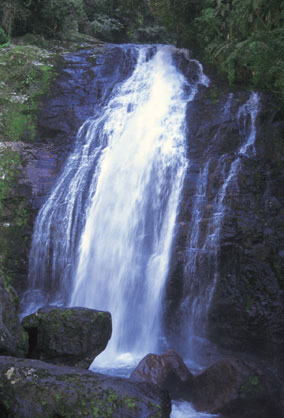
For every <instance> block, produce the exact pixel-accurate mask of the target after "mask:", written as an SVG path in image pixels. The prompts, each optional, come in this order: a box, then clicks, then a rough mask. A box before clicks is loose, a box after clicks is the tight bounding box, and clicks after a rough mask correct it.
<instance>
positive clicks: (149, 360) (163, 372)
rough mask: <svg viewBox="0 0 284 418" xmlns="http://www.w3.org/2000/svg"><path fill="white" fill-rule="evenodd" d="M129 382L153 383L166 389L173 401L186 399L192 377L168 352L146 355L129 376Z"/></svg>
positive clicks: (180, 362) (178, 357) (173, 353)
mask: <svg viewBox="0 0 284 418" xmlns="http://www.w3.org/2000/svg"><path fill="white" fill-rule="evenodd" d="M130 379H131V380H136V381H146V382H150V383H155V384H156V385H158V386H159V387H160V388H162V389H166V390H167V391H168V392H169V393H170V395H171V397H172V398H173V399H181V398H182V399H183V398H184V399H188V398H189V397H190V390H191V388H192V382H193V376H192V374H191V373H190V371H189V370H188V368H187V367H186V365H185V364H184V362H183V360H182V358H181V357H180V356H179V355H178V354H177V353H176V352H175V351H174V350H168V351H167V352H165V353H164V354H162V355H157V354H147V356H145V357H144V358H143V359H142V360H141V361H140V363H139V364H138V366H137V367H136V369H135V370H134V371H133V372H132V374H131V376H130Z"/></svg>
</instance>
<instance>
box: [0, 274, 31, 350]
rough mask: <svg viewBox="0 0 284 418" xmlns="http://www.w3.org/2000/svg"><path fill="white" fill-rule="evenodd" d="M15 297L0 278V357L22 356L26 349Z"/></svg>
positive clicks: (26, 345)
mask: <svg viewBox="0 0 284 418" xmlns="http://www.w3.org/2000/svg"><path fill="white" fill-rule="evenodd" d="M16 302H17V296H16V295H15V293H14V290H13V288H12V287H11V286H10V285H8V284H6V285H4V280H3V278H2V277H1V276H0V355H18V356H24V355H25V354H26V352H27V349H28V341H27V334H26V333H25V332H24V330H23V328H22V327H21V325H20V322H19V318H18V313H17V310H16V307H15V303H16Z"/></svg>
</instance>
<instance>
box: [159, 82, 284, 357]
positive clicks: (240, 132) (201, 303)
mask: <svg viewBox="0 0 284 418" xmlns="http://www.w3.org/2000/svg"><path fill="white" fill-rule="evenodd" d="M248 98H249V93H241V92H237V93H234V94H230V95H229V93H228V92H226V91H224V89H223V88H219V89H217V88H216V87H215V86H214V85H213V86H211V87H210V88H209V89H208V90H202V91H200V92H199V94H198V96H197V98H196V99H195V100H194V102H192V103H191V104H190V105H189V108H188V156H189V160H190V164H189V168H188V173H187V176H186V180H185V185H184V191H183V198H182V202H181V208H180V215H179V220H178V228H177V234H176V244H175V247H174V251H173V256H172V263H171V272H170V275H169V280H168V285H167V290H166V300H165V323H166V329H167V333H168V337H169V340H170V341H171V344H172V345H173V346H176V345H178V343H177V340H180V341H184V340H186V339H187V340H189V339H190V337H191V336H192V335H198V336H203V337H209V339H211V340H213V341H215V342H218V343H219V344H220V345H221V346H223V347H226V348H230V349H236V350H244V351H251V352H253V353H254V354H257V353H259V354H264V353H265V354H268V353H269V352H270V353H272V352H273V355H275V350H276V352H277V353H278V355H279V356H280V352H281V347H283V342H284V341H283V335H284V333H283V330H284V328H283V327H284V312H283V296H284V295H283V288H284V283H283V277H284V258H283V254H284V252H283V248H284V224H283V219H284V189H283V187H282V184H283V179H284V142H283V135H284V122H283V114H282V113H281V111H280V110H279V104H278V103H277V101H275V100H273V99H272V98H271V97H270V96H269V95H265V94H260V110H259V113H258V115H257V118H256V141H255V152H251V153H250V154H249V155H240V153H239V149H240V147H241V145H242V144H243V143H244V140H245V136H246V131H249V129H250V126H251V117H247V118H245V117H244V116H240V115H239V116H238V114H239V111H240V107H241V106H242V105H243V104H244V103H245V102H246V101H247V100H248ZM237 160H239V162H236V161H237ZM233 164H235V165H236V164H237V165H238V170H236V173H234V175H233V176H232V178H231V179H230V182H229V185H228V187H227V189H226V193H225V195H224V199H223V200H222V202H221V203H220V190H222V187H223V188H224V184H225V182H226V179H228V176H229V174H230V169H231V168H232V166H233ZM206 169H207V172H208V173H207V174H208V175H207V177H206V176H205V174H204V173H205V171H206ZM202 173H203V174H204V176H203V177H204V178H205V177H206V181H205V182H203V186H202V187H201V186H200V178H201V174H202ZM200 196H201V197H200ZM197 199H199V203H198V204H196V202H197ZM218 199H219V200H218ZM221 210H222V211H223V214H224V216H223V215H222V216H223V217H222V216H221V214H220V212H221ZM196 211H199V214H200V216H199V218H200V219H199V220H198V222H199V240H198V242H197V243H195V244H196V246H195V250H196V251H197V252H198V257H197V259H195V258H194V256H193V249H190V246H191V244H192V234H193V233H194V226H193V223H194V222H195V223H196V222H197V220H196V218H197V217H196ZM218 216H219V217H220V216H221V223H220V224H219V225H220V236H219V243H218V247H217V249H214V251H213V246H211V247H210V251H203V250H202V249H204V242H205V240H206V239H208V238H206V237H208V234H210V233H211V234H212V233H214V228H212V225H214V222H215V226H216V222H217V221H216V219H217V218H218ZM215 232H216V231H215ZM207 248H209V247H208V246H207ZM211 250H212V251H211ZM202 251H203V252H202ZM193 263H195V265H194V266H192V265H193ZM215 273H217V274H215ZM193 305H194V309H193V308H192V306H193ZM194 318H195V321H192V319H194ZM192 322H194V324H193V323H192ZM177 328H178V331H177ZM182 344H183V343H182ZM180 348H181V347H180ZM187 349H188V346H187ZM271 350H272V352H271Z"/></svg>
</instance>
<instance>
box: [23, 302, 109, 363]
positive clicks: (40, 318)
mask: <svg viewBox="0 0 284 418" xmlns="http://www.w3.org/2000/svg"><path fill="white" fill-rule="evenodd" d="M22 325H23V327H24V329H25V331H27V333H28V334H29V353H28V357H30V358H35V359H41V360H45V361H47V362H50V363H54V364H63V365H69V366H78V367H82V368H88V367H89V366H90V364H91V363H92V361H93V360H94V358H95V357H96V356H97V355H98V354H100V353H101V352H102V351H103V350H104V349H105V348H106V346H107V343H108V341H109V339H110V337H111V332H112V325H111V315H110V313H109V312H101V311H96V310H93V309H87V308H68V309H67V308H53V307H48V308H42V309H40V310H39V311H38V312H36V313H35V314H32V315H29V316H27V317H25V318H24V319H23V321H22Z"/></svg>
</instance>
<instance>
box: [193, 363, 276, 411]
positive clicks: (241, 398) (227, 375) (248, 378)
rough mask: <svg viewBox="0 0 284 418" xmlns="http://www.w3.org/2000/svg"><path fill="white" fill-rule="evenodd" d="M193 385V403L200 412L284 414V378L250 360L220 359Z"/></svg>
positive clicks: (197, 378) (200, 375)
mask: <svg viewBox="0 0 284 418" xmlns="http://www.w3.org/2000/svg"><path fill="white" fill-rule="evenodd" d="M193 388H194V389H193V395H192V403H193V405H194V407H195V408H196V410H198V411H204V412H208V413H221V414H222V415H221V416H222V417H226V418H240V417H242V418H268V417H273V418H281V417H282V416H283V415H281V414H282V412H283V409H282V406H281V389H282V388H281V383H280V381H278V380H277V379H276V377H275V376H274V375H273V374H272V373H271V372H269V371H267V370H266V369H264V368H260V367H258V366H257V365H255V364H253V363H250V362H246V361H243V360H240V359H224V360H219V361H217V362H216V363H214V364H213V365H211V366H210V367H208V368H207V369H206V370H205V371H203V372H202V373H200V374H199V375H198V376H196V377H195V379H194V386H193ZM281 410H282V412H281Z"/></svg>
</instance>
